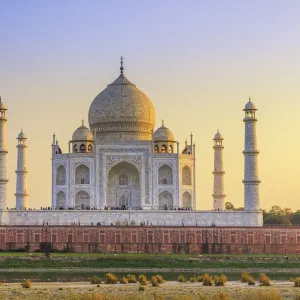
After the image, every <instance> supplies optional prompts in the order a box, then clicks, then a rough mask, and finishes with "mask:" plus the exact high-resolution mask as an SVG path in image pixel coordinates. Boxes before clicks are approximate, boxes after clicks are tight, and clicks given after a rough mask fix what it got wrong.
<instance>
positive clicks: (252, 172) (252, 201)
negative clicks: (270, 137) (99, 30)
mask: <svg viewBox="0 0 300 300" xmlns="http://www.w3.org/2000/svg"><path fill="white" fill-rule="evenodd" d="M256 111H257V109H256V108H255V105H254V104H253V103H252V102H251V99H250V97H249V102H248V103H247V104H246V106H245V109H244V112H245V118H244V122H245V150H244V152H243V154H244V157H245V170H244V174H245V175H244V176H245V177H244V180H243V183H244V210H259V209H260V205H259V184H260V180H259V179H258V165H257V155H258V153H259V151H258V150H257V142H256V122H257V119H256V117H255V112H256Z"/></svg>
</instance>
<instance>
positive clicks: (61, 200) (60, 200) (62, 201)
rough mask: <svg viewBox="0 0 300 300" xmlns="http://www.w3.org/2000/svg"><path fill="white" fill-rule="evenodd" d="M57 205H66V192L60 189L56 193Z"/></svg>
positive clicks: (61, 206)
mask: <svg viewBox="0 0 300 300" xmlns="http://www.w3.org/2000/svg"><path fill="white" fill-rule="evenodd" d="M56 206H57V207H59V208H64V207H65V206H66V194H65V193H64V192H63V191H60V192H58V193H57V195H56Z"/></svg>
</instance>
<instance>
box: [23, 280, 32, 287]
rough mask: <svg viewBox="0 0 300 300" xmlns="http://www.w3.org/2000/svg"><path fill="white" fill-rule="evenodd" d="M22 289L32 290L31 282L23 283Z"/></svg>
mask: <svg viewBox="0 0 300 300" xmlns="http://www.w3.org/2000/svg"><path fill="white" fill-rule="evenodd" d="M22 287H23V288H25V289H30V288H31V280H30V279H26V280H25V282H24V283H22Z"/></svg>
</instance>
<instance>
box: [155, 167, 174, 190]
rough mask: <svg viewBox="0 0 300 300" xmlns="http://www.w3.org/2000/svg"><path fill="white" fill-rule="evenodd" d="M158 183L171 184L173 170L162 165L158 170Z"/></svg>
mask: <svg viewBox="0 0 300 300" xmlns="http://www.w3.org/2000/svg"><path fill="white" fill-rule="evenodd" d="M158 184H168V185H170V184H173V170H172V168H171V167H170V166H168V165H163V166H161V167H160V168H159V170H158Z"/></svg>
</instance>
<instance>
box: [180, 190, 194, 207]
mask: <svg viewBox="0 0 300 300" xmlns="http://www.w3.org/2000/svg"><path fill="white" fill-rule="evenodd" d="M182 206H183V207H184V208H192V195H191V194H190V193H189V192H188V191H186V192H184V193H183V195H182Z"/></svg>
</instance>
